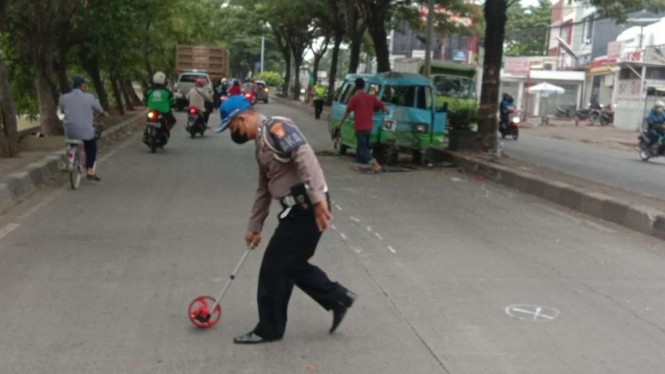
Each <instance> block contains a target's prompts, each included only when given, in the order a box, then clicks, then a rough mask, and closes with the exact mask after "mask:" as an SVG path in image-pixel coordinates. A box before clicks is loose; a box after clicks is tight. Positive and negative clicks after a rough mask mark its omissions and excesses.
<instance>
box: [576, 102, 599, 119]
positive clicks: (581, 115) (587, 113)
mask: <svg viewBox="0 0 665 374" xmlns="http://www.w3.org/2000/svg"><path fill="white" fill-rule="evenodd" d="M601 108H602V106H601V105H599V104H598V103H595V104H591V105H590V106H589V108H588V109H580V110H578V111H576V112H575V117H577V119H579V120H581V121H583V120H589V121H596V120H598V118H600V109H601Z"/></svg>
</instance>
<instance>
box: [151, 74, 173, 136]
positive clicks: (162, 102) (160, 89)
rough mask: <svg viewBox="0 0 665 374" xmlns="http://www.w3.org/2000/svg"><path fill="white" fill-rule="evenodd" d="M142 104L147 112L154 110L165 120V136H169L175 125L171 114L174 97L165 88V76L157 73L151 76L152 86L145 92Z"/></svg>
mask: <svg viewBox="0 0 665 374" xmlns="http://www.w3.org/2000/svg"><path fill="white" fill-rule="evenodd" d="M143 103H144V104H145V105H146V107H148V110H156V111H158V112H159V113H161V114H162V115H163V116H164V118H166V122H167V123H166V125H167V126H166V129H165V130H166V135H167V136H171V129H172V128H173V126H175V123H176V119H175V116H174V115H173V113H171V108H173V106H174V105H175V97H174V96H173V93H172V92H171V91H169V89H168V88H166V74H164V73H162V72H161V71H158V72H156V73H155V75H153V76H152V86H151V87H150V88H148V91H146V93H145V96H144V97H143Z"/></svg>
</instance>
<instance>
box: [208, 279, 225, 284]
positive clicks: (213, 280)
mask: <svg viewBox="0 0 665 374" xmlns="http://www.w3.org/2000/svg"><path fill="white" fill-rule="evenodd" d="M223 280H224V278H212V279H211V280H210V281H212V282H215V283H217V282H221V281H223Z"/></svg>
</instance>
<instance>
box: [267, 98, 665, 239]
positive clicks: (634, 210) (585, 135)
mask: <svg viewBox="0 0 665 374" xmlns="http://www.w3.org/2000/svg"><path fill="white" fill-rule="evenodd" d="M278 100H279V101H280V102H281V103H284V104H286V105H288V106H290V107H292V108H295V109H299V110H301V111H304V112H306V113H309V112H311V111H312V108H311V107H309V106H307V105H305V104H302V103H299V102H294V101H291V100H285V99H282V98H279V99H278ZM550 123H551V124H552V123H553V122H550ZM554 124H555V125H554V126H552V125H550V126H543V127H540V126H539V127H531V128H529V127H524V128H525V130H526V131H525V133H529V134H533V135H537V134H540V136H545V137H548V136H549V137H555V136H556V137H558V138H559V139H566V140H571V141H578V142H581V143H592V144H594V145H599V146H601V147H628V144H630V143H628V141H629V139H634V137H635V136H636V135H635V133H632V132H625V131H621V130H617V129H614V128H608V127H603V128H601V127H588V126H582V124H580V126H579V127H575V126H574V124H573V125H572V126H571V125H568V124H563V123H561V124H558V123H557V122H554ZM527 131H528V132H527ZM537 136H539V135H537ZM592 141H593V142H592ZM632 147H634V145H632ZM620 149H621V148H620ZM624 149H625V148H624ZM631 149H632V148H631ZM427 154H428V157H429V158H430V159H431V160H432V161H434V162H441V161H449V162H450V161H452V162H453V163H454V164H455V165H456V166H457V167H458V170H459V171H460V172H463V173H470V174H473V175H474V177H475V178H477V179H489V180H491V181H494V182H496V183H500V184H503V185H506V186H509V187H512V188H514V189H517V190H519V191H521V192H525V193H528V194H531V195H535V196H538V197H540V198H543V199H545V200H549V201H551V202H554V203H557V204H559V205H563V206H565V207H567V208H570V209H573V210H576V211H578V212H581V213H584V214H588V215H591V216H594V217H597V218H600V219H603V220H606V221H609V222H614V223H616V224H619V225H622V226H624V227H627V228H630V229H633V230H635V231H639V232H641V233H644V234H648V235H652V236H655V237H658V238H661V239H665V200H663V199H660V198H658V197H655V196H650V195H648V194H643V193H638V192H634V191H629V190H626V189H622V188H618V187H614V186H611V185H608V184H604V183H600V182H597V181H594V180H590V179H585V178H581V177H577V176H574V175H571V174H567V173H563V172H558V171H555V170H552V169H549V168H547V167H543V166H540V165H536V164H533V163H530V162H526V161H520V160H516V159H512V158H509V157H496V156H493V155H487V154H484V155H483V154H474V153H456V152H450V151H448V150H447V149H434V148H431V149H430V150H429V151H428V152H427Z"/></svg>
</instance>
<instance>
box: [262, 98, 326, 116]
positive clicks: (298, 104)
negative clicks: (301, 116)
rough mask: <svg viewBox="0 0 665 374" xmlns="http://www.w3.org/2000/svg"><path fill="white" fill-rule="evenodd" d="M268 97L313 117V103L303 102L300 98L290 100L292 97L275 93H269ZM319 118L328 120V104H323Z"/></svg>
mask: <svg viewBox="0 0 665 374" xmlns="http://www.w3.org/2000/svg"><path fill="white" fill-rule="evenodd" d="M270 98H271V99H272V100H275V101H277V102H278V103H280V104H284V105H288V106H290V107H291V108H295V109H298V110H300V111H302V112H305V113H309V114H311V115H312V117H314V106H313V105H308V104H305V103H303V102H302V101H300V100H297V101H296V100H292V99H287V98H283V97H279V96H277V95H271V96H270ZM321 119H322V120H325V121H329V120H330V107H329V106H324V107H323V112H322V113H321Z"/></svg>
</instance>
